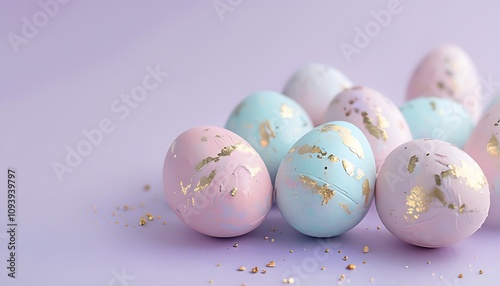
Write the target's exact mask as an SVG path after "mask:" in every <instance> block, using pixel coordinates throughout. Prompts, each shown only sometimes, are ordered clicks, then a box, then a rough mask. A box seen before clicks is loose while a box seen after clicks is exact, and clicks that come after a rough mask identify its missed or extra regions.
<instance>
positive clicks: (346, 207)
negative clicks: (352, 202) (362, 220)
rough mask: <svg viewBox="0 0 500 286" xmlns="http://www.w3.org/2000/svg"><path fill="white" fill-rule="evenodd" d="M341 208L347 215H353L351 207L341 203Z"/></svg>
mask: <svg viewBox="0 0 500 286" xmlns="http://www.w3.org/2000/svg"><path fill="white" fill-rule="evenodd" d="M339 206H340V207H341V208H342V209H344V211H345V212H346V214H347V215H350V214H351V211H350V210H349V205H348V204H343V203H339Z"/></svg>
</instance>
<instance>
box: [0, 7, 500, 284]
mask: <svg viewBox="0 0 500 286" xmlns="http://www.w3.org/2000/svg"><path fill="white" fill-rule="evenodd" d="M47 1H48V0H42V2H44V3H45V2H47ZM61 2H63V1H61ZM101 2H102V1H69V3H67V4H60V5H58V9H54V6H53V7H52V11H57V12H53V13H52V14H53V16H50V17H47V21H46V23H43V22H42V23H41V24H43V25H42V26H43V27H40V28H37V31H36V32H33V31H31V32H32V33H31V34H30V33H28V34H26V39H25V40H24V43H22V44H19V46H18V48H19V51H18V52H17V53H16V52H15V50H16V48H15V47H14V46H13V45H11V42H10V40H9V33H15V34H17V35H19V36H23V33H22V29H23V25H24V24H23V20H22V19H23V17H26V18H27V19H29V21H31V22H32V21H33V15H41V14H40V13H41V12H40V11H43V10H42V8H41V6H40V4H38V2H37V1H25V2H24V3H18V2H12V1H2V3H1V4H0V11H2V12H1V14H2V16H1V17H0V35H3V38H2V39H3V40H2V41H0V50H1V53H2V57H1V58H0V66H1V67H2V68H1V69H0V78H2V80H0V118H1V120H0V130H1V131H2V134H1V135H0V136H1V138H2V140H1V141H0V142H1V143H0V170H2V172H1V174H3V175H0V176H1V180H0V181H1V182H2V183H1V184H2V186H1V187H0V189H1V190H2V192H1V193H0V230H1V232H0V266H1V267H0V268H1V269H2V270H0V285H34V284H40V285H123V286H127V285H130V286H134V285H174V284H177V285H178V284H180V283H183V284H188V285H208V284H209V281H210V279H213V282H214V285H240V284H242V283H244V284H246V285H264V284H265V285H281V284H282V282H281V280H282V279H283V277H286V278H288V277H294V279H295V285H299V284H300V285H320V284H327V283H328V284H334V283H337V282H338V279H339V277H340V275H341V274H343V273H344V274H345V275H346V279H345V280H344V281H343V282H342V284H349V283H350V284H353V285H359V284H380V285H387V284H397V285H419V284H424V283H427V284H430V285H455V284H457V285H460V284H463V285H472V284H474V285H477V284H492V283H493V282H494V281H498V280H499V279H500V273H499V271H498V267H499V261H498V254H499V253H500V243H499V241H498V236H499V235H500V234H499V231H498V230H493V229H491V228H484V229H481V230H480V231H479V232H478V233H476V234H475V235H474V236H472V237H470V238H469V239H467V240H465V241H463V242H461V243H459V244H456V245H453V246H450V247H446V248H442V249H434V250H428V249H421V248H416V247H412V246H409V245H406V244H404V243H402V242H400V241H398V240H397V239H396V238H395V237H393V236H392V235H391V234H390V233H389V232H388V231H387V230H386V229H385V228H384V227H383V226H382V224H381V223H380V221H379V220H378V218H377V216H376V212H375V209H374V208H372V209H371V211H370V213H369V215H368V217H367V218H366V219H365V220H364V221H363V222H362V223H361V224H360V225H359V226H358V227H356V228H355V229H353V230H352V231H350V232H348V233H347V234H345V235H343V236H340V237H338V238H334V239H330V240H320V241H318V240H316V239H314V238H309V237H306V236H304V235H301V234H299V233H298V232H296V231H295V230H293V229H291V227H290V226H288V225H287V224H286V222H284V220H283V219H282V217H281V215H280V214H279V212H278V211H277V210H273V211H272V212H271V214H270V216H269V217H268V219H267V220H266V221H265V222H264V224H263V225H262V226H261V227H259V228H258V229H257V230H256V231H254V232H252V233H250V234H248V235H246V236H243V237H238V238H233V239H214V238H209V237H205V236H202V235H200V234H197V233H195V232H193V231H191V230H190V229H188V228H187V227H185V226H184V225H182V224H181V222H180V221H179V220H178V219H177V218H175V217H174V216H173V214H172V213H171V212H170V210H168V209H167V205H166V203H165V202H164V199H163V194H162V185H161V173H162V164H163V159H164V154H165V152H166V151H167V149H168V146H169V145H170V143H171V142H172V140H173V139H174V138H175V137H176V136H177V135H178V134H179V133H180V132H182V131H184V130H186V129H187V128H189V127H192V126H196V125H207V124H214V125H219V126H221V125H223V124H224V122H225V120H226V118H227V116H228V115H229V112H230V111H231V110H232V109H233V107H234V106H235V105H236V104H237V103H238V102H239V101H240V100H241V99H242V98H243V97H244V96H246V95H248V94H249V93H251V92H253V91H255V90H261V89H270V90H277V91H280V90H281V89H282V87H283V85H284V83H285V81H286V79H287V78H288V76H289V75H290V74H291V73H292V72H293V71H294V70H295V69H297V68H298V67H300V66H301V65H303V64H305V63H307V62H324V63H327V64H330V65H333V66H335V67H337V68H338V69H340V70H341V71H343V72H344V73H345V74H346V75H347V76H348V77H349V78H350V79H351V80H352V81H353V82H354V83H356V84H363V85H366V86H370V87H372V88H374V89H377V90H379V91H381V92H382V93H384V94H386V95H387V96H389V97H390V98H392V99H393V100H394V101H395V102H396V104H401V103H402V102H403V98H404V93H405V89H406V84H407V82H408V79H409V77H410V74H411V72H412V70H413V68H414V67H415V65H416V63H417V62H418V61H419V60H420V58H421V57H422V56H423V55H424V54H425V53H426V52H427V51H429V50H430V49H432V48H433V47H435V46H437V45H439V44H441V43H454V44H457V45H459V46H461V47H463V48H464V49H465V50H466V51H467V52H468V53H469V54H470V56H471V58H472V59H473V60H474V61H475V63H476V65H477V67H478V70H479V73H480V75H481V77H482V78H483V79H484V82H485V83H487V82H488V81H489V82H490V83H489V84H488V83H487V84H485V85H484V87H485V99H484V100H486V99H487V98H488V97H489V94H490V93H491V92H492V91H493V90H494V89H495V88H496V87H498V84H496V83H495V82H496V81H498V80H499V79H500V65H498V64H497V63H498V62H499V61H500V53H498V51H499V50H500V41H498V40H497V36H496V30H495V29H496V28H497V27H499V25H500V18H498V15H497V11H499V8H500V3H497V2H493V1H488V2H481V3H471V2H457V1H446V2H444V3H440V4H439V5H436V4H434V2H433V1H418V2H417V1H400V6H398V7H399V8H398V11H400V12H399V13H398V14H392V16H391V20H390V21H389V23H388V24H387V25H386V26H385V27H381V28H380V31H379V32H378V33H375V34H376V35H374V37H371V38H370V39H369V42H368V43H367V44H365V45H366V46H365V47H363V48H360V49H359V53H358V54H353V55H352V57H351V58H350V61H348V60H347V59H346V58H345V57H344V56H343V54H342V51H341V49H340V48H339V45H340V44H341V43H342V42H346V43H349V44H351V45H352V44H353V41H354V37H355V35H356V32H355V29H356V28H357V27H360V28H361V29H364V27H365V26H366V25H367V24H368V23H370V21H372V20H373V16H372V15H371V14H370V11H380V10H382V9H387V7H388V4H389V3H391V1H389V0H387V1H370V3H354V2H353V3H351V2H349V3H347V2H344V1H342V2H341V1H309V2H307V3H305V2H303V3H302V2H301V3H289V2H290V1H273V2H269V1H244V0H242V1H236V0H232V1H229V0H227V1H223V0H221V2H222V3H233V5H234V7H231V10H230V11H228V12H226V13H224V14H223V16H222V17H219V16H218V14H217V12H216V10H215V9H214V6H213V1H202V2H201V1H200V2H199V3H189V4H188V3H186V2H183V3H181V2H180V1H176V2H174V1H165V2H164V3H152V2H151V3H149V2H144V1H135V2H132V3H123V1H106V2H104V3H101ZM215 3H218V2H215ZM228 5H229V4H228ZM37 13H38V14H37ZM43 20H44V18H43V15H42V16H41V18H40V19H38V21H43ZM10 35H11V36H10V37H12V34H10ZM148 66H149V67H151V68H152V69H155V68H156V67H159V69H160V70H161V71H162V72H165V73H168V74H169V75H168V77H167V76H165V77H163V78H160V80H161V82H159V83H158V85H157V86H156V87H155V88H151V90H147V95H146V96H145V97H144V99H143V101H141V102H139V103H138V104H137V105H136V106H135V105H134V108H131V107H130V108H129V113H126V112H125V111H124V106H125V105H124V102H123V101H122V99H121V95H122V94H124V93H125V94H130V92H131V91H132V90H134V89H137V88H136V87H137V86H141V85H143V78H144V77H145V76H146V75H147V74H149V73H150V72H148V71H147V67H148ZM150 83H153V81H151V82H150ZM119 108H121V109H119ZM106 119H107V120H108V123H109V122H111V126H108V128H107V130H108V131H109V132H108V133H106V134H103V136H102V138H101V139H99V140H98V142H97V144H96V145H92V150H91V151H89V154H88V155H87V156H84V157H83V158H82V160H81V161H80V162H77V161H75V162H73V163H74V167H72V168H71V169H72V171H71V173H65V174H64V175H62V180H58V177H57V176H56V174H55V173H54V171H53V168H52V164H53V162H59V163H64V162H65V156H66V155H67V150H66V148H67V146H69V147H70V148H76V146H78V144H83V143H81V142H83V141H84V140H85V136H84V135H83V133H82V132H83V131H84V130H87V131H89V130H91V129H95V128H98V126H99V122H101V121H103V120H104V121H106ZM8 167H13V168H15V169H16V170H17V173H18V183H17V189H18V200H17V222H18V229H17V231H18V236H17V241H16V243H17V246H18V249H17V250H18V251H17V254H16V255H17V256H16V257H17V271H16V274H17V278H16V279H11V278H8V277H7V270H6V268H5V267H6V259H7V257H8V256H7V255H8V253H7V245H6V243H7V236H6V230H7V229H6V224H7V216H6V214H7V208H6V207H7V206H6V205H7V204H6V197H7V195H6V194H7V187H6V185H7V181H6V175H5V173H6V169H7V168H8ZM145 184H150V185H151V190H150V191H145V190H144V189H143V187H144V185H145ZM141 203H142V204H141ZM124 205H128V206H129V210H128V211H125V210H123V207H124ZM141 205H142V206H141ZM117 207H118V208H119V210H116V208H117ZM132 207H134V210H132ZM113 212H116V215H115V216H114V215H113ZM146 212H151V213H152V214H153V215H155V216H157V215H161V216H162V218H161V219H158V218H155V220H154V221H148V223H147V224H146V225H145V226H142V227H140V226H139V225H138V221H139V219H140V217H141V216H144V215H145V213H146ZM163 221H165V222H166V225H163ZM125 224H129V226H128V227H126V226H125ZM378 225H380V226H382V228H381V229H380V230H377V228H376V227H377V226H378ZM271 228H277V231H274V232H273V231H271ZM366 228H368V229H366ZM264 236H268V237H269V240H267V241H266V240H265V239H264ZM271 238H275V242H274V243H272V242H271V241H270V240H271ZM234 243H238V245H239V246H238V247H237V248H234V247H233V244H234ZM325 244H326V245H328V248H329V249H330V252H329V253H328V254H327V253H324V249H325V248H326V246H325ZM364 245H368V246H369V247H370V252H369V253H366V254H364V253H363V252H362V248H363V246H364ZM290 249H293V250H294V251H293V253H290V252H289V250H290ZM339 249H342V254H339V253H337V251H338V250H339ZM344 255H347V256H349V259H348V261H343V260H342V257H343V256H344ZM284 259H286V260H284ZM271 260H274V261H275V262H276V267H274V268H266V267H265V264H266V263H268V262H269V261H271ZM363 260H366V264H363V263H362V261H363ZM427 262H430V264H428V263H427ZM218 263H219V264H220V266H219V267H217V266H216V265H217V264H218ZM348 263H355V264H356V265H357V268H356V269H355V270H352V271H349V270H346V269H345V266H346V265H347V264H348ZM240 266H245V267H246V268H247V271H246V272H238V271H236V269H237V268H238V267H240ZM254 266H258V267H259V271H260V270H262V269H266V270H267V273H266V274H261V273H257V274H251V273H248V272H249V270H250V269H251V268H252V267H254ZM322 266H325V270H321V267H322ZM406 266H408V268H406ZM297 269H299V270H297ZM480 269H482V270H483V271H484V274H482V275H479V274H478V271H479V270H480ZM297 271H300V272H301V273H298V272H297ZM122 272H123V273H124V274H126V275H125V276H121V274H122ZM433 273H434V274H433ZM459 273H462V274H463V276H464V277H463V278H462V279H459V278H457V277H458V274H459ZM370 278H374V282H373V283H372V282H370ZM174 282H177V283H174ZM299 282H300V283H299Z"/></svg>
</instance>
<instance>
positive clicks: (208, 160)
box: [195, 157, 219, 172]
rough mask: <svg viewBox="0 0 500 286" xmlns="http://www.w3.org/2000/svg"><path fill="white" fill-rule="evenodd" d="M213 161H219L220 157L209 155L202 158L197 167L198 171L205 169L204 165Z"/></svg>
mask: <svg viewBox="0 0 500 286" xmlns="http://www.w3.org/2000/svg"><path fill="white" fill-rule="evenodd" d="M212 162H219V157H207V158H205V159H203V160H201V162H200V163H198V165H196V167H195V169H196V171H198V172H199V171H200V170H201V169H203V167H205V166H206V165H208V164H210V163H212Z"/></svg>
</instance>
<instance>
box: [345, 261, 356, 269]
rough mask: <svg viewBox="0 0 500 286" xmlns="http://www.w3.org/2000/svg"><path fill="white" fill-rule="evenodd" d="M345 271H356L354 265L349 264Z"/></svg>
mask: <svg viewBox="0 0 500 286" xmlns="http://www.w3.org/2000/svg"><path fill="white" fill-rule="evenodd" d="M346 269H347V270H354V269H356V265H355V264H353V263H351V264H349V265H347V267H346Z"/></svg>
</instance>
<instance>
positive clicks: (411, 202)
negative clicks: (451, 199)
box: [404, 186, 432, 222]
mask: <svg viewBox="0 0 500 286" xmlns="http://www.w3.org/2000/svg"><path fill="white" fill-rule="evenodd" d="M431 200H432V197H430V196H428V195H427V193H426V192H425V190H424V188H423V187H421V186H415V187H414V188H413V189H411V191H410V194H409V195H407V196H406V206H407V210H406V214H405V215H404V218H405V219H406V221H409V222H415V221H416V220H417V219H418V218H419V217H420V215H421V214H423V213H426V212H427V211H428V210H429V204H430V203H431Z"/></svg>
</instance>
